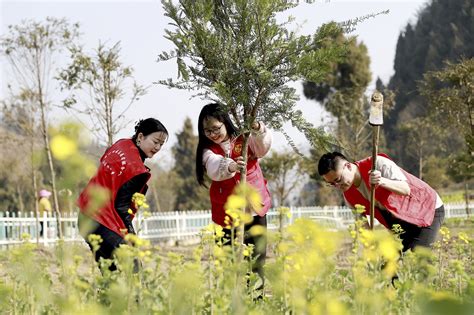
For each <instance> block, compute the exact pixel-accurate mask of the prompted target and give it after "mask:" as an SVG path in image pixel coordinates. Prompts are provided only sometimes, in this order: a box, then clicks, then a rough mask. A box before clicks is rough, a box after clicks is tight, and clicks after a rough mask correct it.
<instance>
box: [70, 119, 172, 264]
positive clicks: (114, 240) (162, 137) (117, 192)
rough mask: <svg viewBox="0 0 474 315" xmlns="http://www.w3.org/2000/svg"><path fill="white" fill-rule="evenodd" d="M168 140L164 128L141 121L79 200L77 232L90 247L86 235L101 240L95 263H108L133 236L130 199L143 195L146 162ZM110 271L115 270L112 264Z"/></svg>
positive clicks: (117, 144) (102, 163) (114, 149)
mask: <svg viewBox="0 0 474 315" xmlns="http://www.w3.org/2000/svg"><path fill="white" fill-rule="evenodd" d="M167 139H168V131H167V130H166V128H165V126H163V124H162V123H161V122H160V121H158V120H157V119H154V118H148V119H145V120H140V121H139V122H138V123H137V125H136V126H135V134H134V135H133V137H132V138H131V139H120V140H118V141H117V142H115V143H114V144H113V145H112V146H111V147H110V148H108V149H107V150H106V151H105V153H104V155H103V156H102V158H101V159H100V165H99V168H98V170H97V173H96V174H95V176H94V177H92V178H91V180H90V181H89V183H88V184H87V186H86V188H85V189H84V190H83V191H82V193H81V195H80V196H79V199H78V205H79V208H80V209H81V212H80V214H79V220H78V221H79V231H80V233H81V235H82V236H83V237H84V239H85V240H86V242H87V243H88V244H89V246H90V247H91V250H92V245H91V243H90V241H89V235H91V234H95V235H99V236H100V237H101V238H102V243H100V248H99V250H98V251H97V252H96V255H95V259H96V261H97V262H98V261H99V259H100V258H101V257H102V258H104V259H111V258H112V254H113V251H114V250H115V249H116V248H118V247H119V246H120V245H121V244H125V243H126V242H125V240H124V236H125V235H126V234H128V233H132V234H135V230H134V228H133V225H132V220H133V218H134V216H135V213H136V211H137V209H136V207H135V205H134V203H133V202H132V196H133V195H134V194H135V193H141V194H145V193H146V190H147V188H148V186H147V182H148V180H149V179H150V169H149V168H148V167H147V166H146V165H145V164H144V161H145V159H146V158H152V157H153V156H154V155H155V154H156V153H158V152H159V151H160V150H161V148H162V147H163V144H164V143H165V142H166V140H167ZM110 269H111V270H115V269H116V267H115V265H113V264H112V266H111V267H110Z"/></svg>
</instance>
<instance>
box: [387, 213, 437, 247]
mask: <svg viewBox="0 0 474 315" xmlns="http://www.w3.org/2000/svg"><path fill="white" fill-rule="evenodd" d="M381 212H382V214H383V217H384V219H385V221H386V222H387V223H388V224H389V226H393V225H395V224H399V225H400V226H401V228H402V229H403V231H404V233H402V234H401V235H400V238H401V240H402V244H403V251H404V252H405V251H407V250H409V249H415V248H416V247H417V246H423V247H431V245H432V244H433V243H434V242H435V241H436V236H437V234H438V231H439V229H440V227H441V224H443V221H444V206H441V207H439V208H437V209H436V210H435V215H434V218H433V222H432V223H431V225H430V226H425V227H420V226H417V225H414V224H411V223H408V222H405V221H402V220H400V219H398V218H395V217H394V216H393V215H391V214H390V213H389V212H388V211H381ZM387 219H388V220H387Z"/></svg>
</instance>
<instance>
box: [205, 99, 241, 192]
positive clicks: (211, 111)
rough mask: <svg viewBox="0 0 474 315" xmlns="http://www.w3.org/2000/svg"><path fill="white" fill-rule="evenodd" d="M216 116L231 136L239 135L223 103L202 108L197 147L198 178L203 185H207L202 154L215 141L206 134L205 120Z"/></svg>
mask: <svg viewBox="0 0 474 315" xmlns="http://www.w3.org/2000/svg"><path fill="white" fill-rule="evenodd" d="M211 117H213V118H215V119H217V120H218V121H220V122H222V123H223V124H224V125H225V128H226V130H227V134H228V135H229V137H231V138H233V137H237V135H238V131H237V128H236V127H235V125H234V124H233V123H232V120H231V119H230V117H229V114H228V113H227V112H225V111H224V109H223V107H222V105H220V104H217V103H212V104H207V105H205V106H204V107H203V108H202V109H201V113H200V114H199V118H198V136H199V142H198V146H197V149H196V179H197V181H198V183H199V184H200V185H202V186H206V184H205V183H204V165H202V154H203V152H204V149H206V148H209V147H210V146H211V145H212V144H213V143H214V142H212V141H211V140H209V139H208V138H207V137H206V135H205V134H204V126H203V124H204V120H205V119H209V118H211Z"/></svg>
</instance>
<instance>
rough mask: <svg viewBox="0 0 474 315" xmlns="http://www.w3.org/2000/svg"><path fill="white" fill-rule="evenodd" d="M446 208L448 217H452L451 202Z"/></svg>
mask: <svg viewBox="0 0 474 315" xmlns="http://www.w3.org/2000/svg"><path fill="white" fill-rule="evenodd" d="M444 210H446V218H450V217H451V206H450V205H449V204H447V205H444Z"/></svg>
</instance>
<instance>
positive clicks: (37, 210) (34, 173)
mask: <svg viewBox="0 0 474 315" xmlns="http://www.w3.org/2000/svg"><path fill="white" fill-rule="evenodd" d="M31 161H32V162H33V154H32V157H31ZM31 167H32V169H31V170H32V173H33V191H34V196H35V222H36V245H38V244H39V235H40V232H39V229H40V224H39V206H38V197H37V196H36V194H37V193H38V185H37V183H36V171H35V169H34V165H33V163H32V164H31ZM43 226H44V223H43ZM43 231H44V228H43Z"/></svg>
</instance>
